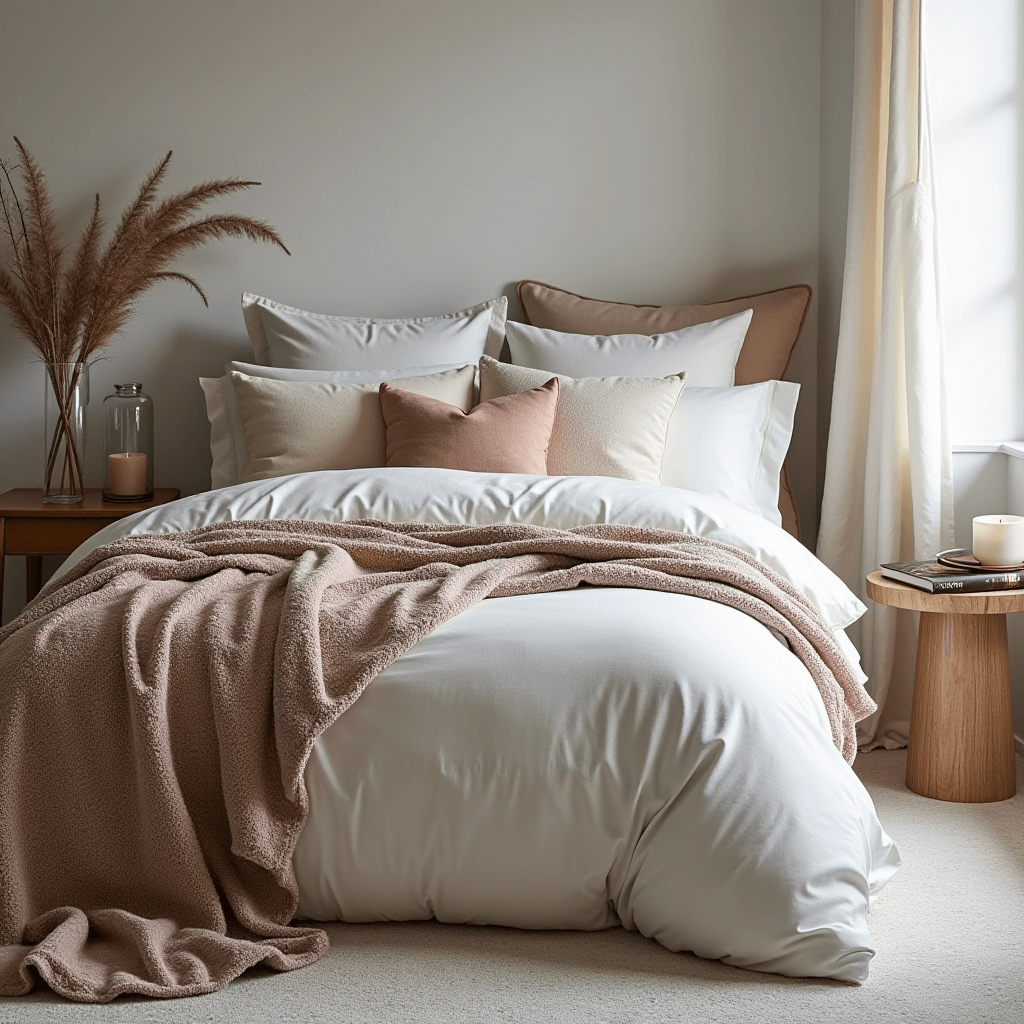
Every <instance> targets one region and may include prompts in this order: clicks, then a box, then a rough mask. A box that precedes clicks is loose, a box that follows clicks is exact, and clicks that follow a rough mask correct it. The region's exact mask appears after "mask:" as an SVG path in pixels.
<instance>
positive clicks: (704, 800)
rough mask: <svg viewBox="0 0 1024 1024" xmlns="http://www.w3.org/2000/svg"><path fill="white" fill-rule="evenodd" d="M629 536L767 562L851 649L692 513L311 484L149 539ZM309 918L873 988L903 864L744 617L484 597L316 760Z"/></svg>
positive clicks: (242, 502)
mask: <svg viewBox="0 0 1024 1024" xmlns="http://www.w3.org/2000/svg"><path fill="white" fill-rule="evenodd" d="M361 518H376V519H384V520H389V521H408V520H415V521H421V522H438V523H466V522H470V523H494V522H508V521H517V522H527V523H541V524H546V525H549V526H554V527H571V526H576V525H581V524H583V523H588V522H614V523H623V524H627V525H643V526H650V527H655V528H664V529H675V530H680V531H682V532H685V533H691V534H698V535H701V536H705V537H714V538H716V539H718V540H723V541H726V542H727V543H731V544H734V545H736V546H737V547H740V548H742V549H744V550H746V551H750V552H752V553H753V554H755V555H757V556H758V557H759V558H760V559H761V560H762V561H763V562H764V563H766V564H768V565H770V566H772V568H774V569H776V570H777V571H779V572H780V573H782V574H783V575H784V576H786V577H787V578H788V579H790V580H791V581H792V582H793V583H794V584H795V585H796V586H798V587H799V588H800V589H801V590H802V591H803V593H804V594H805V595H806V596H807V597H808V598H809V599H810V600H811V601H812V602H813V603H814V604H815V605H816V607H817V608H818V610H819V611H820V612H821V613H822V615H823V616H824V617H825V618H826V619H827V620H828V621H829V622H830V623H831V625H832V626H833V627H834V628H835V629H836V630H837V636H838V637H839V638H840V640H841V641H842V642H844V650H846V651H847V652H849V654H850V657H851V661H854V662H855V658H856V652H855V651H854V650H853V648H852V646H851V645H850V644H849V642H848V641H846V640H845V634H843V633H842V627H844V626H846V625H849V623H850V622H852V621H853V620H854V619H856V618H857V617H858V616H859V615H860V614H861V613H862V612H863V606H862V605H861V604H860V602H859V601H858V600H857V598H856V597H855V596H854V595H853V594H852V593H850V591H849V590H848V589H847V588H846V587H845V586H844V585H843V584H842V583H841V582H840V581H839V580H838V578H837V577H835V576H834V575H833V574H832V573H831V572H829V570H828V569H826V568H825V566H823V565H822V564H821V563H820V562H818V561H817V559H815V558H814V556H813V555H812V554H811V553H810V552H809V551H808V550H807V549H806V548H804V547H803V546H802V545H801V544H800V543H799V542H797V541H796V540H794V539H793V538H792V537H791V536H789V534H787V533H785V532H784V531H783V530H781V529H779V528H778V527H776V526H773V525H772V524H770V523H768V522H766V521H765V520H763V519H761V518H760V517H758V516H755V515H753V514H750V513H747V512H743V511H741V510H739V509H736V508H735V507H734V506H731V505H729V504H727V503H726V502H723V501H720V500H717V499H713V498H708V497H705V496H702V495H699V494H696V493H693V492H689V491H683V490H678V489H675V488H670V487H663V486H660V485H657V484H642V483H635V482H631V481H624V480H613V479H609V478H595V477H532V476H517V475H501V476H499V475H490V474H476V473H462V472H456V471H451V470H432V469H370V470H352V471H347V472H329V473H315V474H304V475H300V476H293V477H285V478H283V479H280V480H264V481H258V482H256V483H252V484H243V485H238V486H235V487H230V488H225V489H223V490H220V491H214V492H209V493H207V494H201V495H196V496H194V497H191V498H186V499H183V500H181V501H178V502H174V503H173V504H171V505H166V506H163V507H161V508H159V509H155V510H153V511H151V512H146V513H142V514H140V515H137V516H133V517H131V518H129V519H125V520H122V521H121V522H119V523H116V524H114V525H112V526H110V527H108V528H107V529H106V530H103V531H102V532H101V533H99V534H97V535H96V536H95V537H94V538H93V539H92V540H91V541H89V542H88V543H87V544H86V545H83V547H82V548H80V549H79V550H78V551H77V552H76V553H75V555H73V556H72V558H71V559H70V560H69V562H68V563H67V564H69V565H70V564H72V563H73V562H74V561H77V560H78V559H79V558H81V557H82V556H83V555H84V554H85V553H86V551H88V550H90V549H91V548H93V547H96V546H98V545H99V544H102V543H107V542H109V541H111V540H114V539H116V538H117V537H120V536H124V535H126V534H129V533H166V532H173V531H180V530H189V529H194V528H196V527H198V526H202V525H205V524H207V523H211V522H223V521H228V520H240V519H329V520H340V519H361ZM306 782H307V786H308V789H309V794H310V816H309V821H308V823H307V825H306V828H305V830H304V832H303V834H302V837H301V839H300V841H299V845H298V848H297V849H296V852H295V856H294V866H295V872H296V876H297V878H298V883H299V889H300V894H301V897H300V905H299V914H298V916H300V917H305V918H312V919H316V920H344V921H381V920H415V919H423V918H431V917H436V918H438V919H439V920H441V921H453V922H475V923H479V924H500V925H509V926H513V927H522V928H577V929H594V928H605V927H609V926H612V925H615V924H619V923H621V924H623V925H624V926H625V927H627V928H635V929H638V930H639V931H641V932H642V933H643V934H644V935H647V936H650V937H652V938H656V939H657V940H658V941H659V942H661V943H662V944H664V945H665V946H667V947H668V948H669V949H673V950H692V951H693V952H695V953H697V954H698V955H699V956H703V957H709V958H717V959H721V960H724V961H725V962H726V963H729V964H735V965H737V966H740V967H748V968H753V969H756V970H762V971H776V972H779V973H781V974H788V975H798V976H800V975H805V976H806V975H810V976H826V977H833V978H840V979H843V980H847V981H856V982H860V981H863V980H864V979H865V978H866V977H867V973H868V963H869V961H870V959H871V957H872V956H873V955H874V947H873V944H872V940H871V936H870V934H869V933H868V929H867V923H866V915H867V909H868V904H869V900H870V898H871V896H872V894H874V893H875V892H877V891H878V890H879V889H880V888H881V887H882V886H883V885H884V884H885V883H886V882H887V881H888V879H889V878H890V877H891V876H892V875H893V873H894V872H895V871H896V868H897V867H898V865H899V862H900V860H899V854H898V852H897V850H896V847H895V845H894V844H893V842H892V840H890V839H889V837H888V836H887V835H886V834H885V832H884V831H883V829H882V827H881V825H880V824H879V822H878V819H877V817H876V816H875V812H874V808H873V806H872V803H871V800H870V798H869V796H868V794H867V792H866V791H865V790H864V788H863V786H862V785H861V783H860V782H859V780H858V779H857V777H856V776H855V775H854V773H853V772H852V770H851V769H850V768H849V766H848V765H847V764H846V763H845V762H844V761H843V758H842V756H841V755H840V754H839V752H838V751H837V750H836V749H835V747H834V746H833V744H832V740H831V734H830V730H829V724H828V719H827V717H826V715H825V710H824V707H823V706H822V704H821V699H820V697H819V696H818V692H817V689H816V688H815V685H814V683H813V681H812V679H811V677H810V675H809V674H808V672H807V670H806V669H805V668H804V667H803V665H802V664H801V662H800V661H799V660H798V659H797V658H796V656H795V655H793V654H792V653H791V652H790V651H789V649H788V648H787V647H786V646H784V645H783V644H782V643H780V642H779V640H778V639H776V638H775V636H773V634H772V633H771V632H769V630H767V629H766V628H765V627H764V626H762V625H760V624H759V623H758V622H756V621H755V620H753V619H751V618H749V617H747V616H746V615H744V614H742V613H741V612H738V611H736V610H734V609H732V608H728V607H725V606H722V605H717V604H713V603H711V602H708V601H704V600H701V599H699V598H693V597H688V596H685V595H678V594H667V593H661V592H655V591H642V590H627V589H622V590H617V589H602V588H580V589H577V590H574V591H569V592H558V593H550V594H537V595H529V596H523V597H514V598H501V599H498V600H488V601H484V602H482V603H481V604H478V605H476V606H475V607H473V608H471V609H470V610H468V611H467V612H464V613H463V614H462V615H459V616H458V617H456V618H454V619H452V620H450V621H449V622H447V623H446V624H445V625H443V626H442V627H441V628H439V629H437V630H436V631H435V632H434V633H432V634H431V635H430V636H428V637H427V638H426V639H425V640H423V641H421V642H420V643H419V644H417V645H416V646H415V647H414V648H412V649H411V650H410V651H408V652H407V653H406V654H405V655H403V656H402V657H401V658H399V660H398V661H397V662H395V663H394V664H393V665H392V666H391V667H390V668H388V669H386V670H385V671H384V672H383V673H381V675H379V676H378V677H377V679H376V680H375V681H374V682H373V683H372V684H371V685H370V686H369V687H368V688H367V690H366V692H365V693H364V694H363V695H362V696H361V697H360V698H359V700H358V701H357V702H356V704H355V705H354V706H353V707H352V708H351V709H350V710H349V711H348V712H347V713H346V714H344V715H343V716H342V717H341V718H340V719H339V720H338V721H337V722H336V723H335V724H334V725H333V726H332V727H331V728H330V729H328V730H327V731H326V732H325V733H324V734H323V736H322V737H321V738H320V740H319V741H318V742H317V744H316V747H315V749H314V752H313V756H312V758H311V760H310V763H309V766H308V767H307V769H306Z"/></svg>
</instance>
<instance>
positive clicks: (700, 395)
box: [661, 380, 800, 526]
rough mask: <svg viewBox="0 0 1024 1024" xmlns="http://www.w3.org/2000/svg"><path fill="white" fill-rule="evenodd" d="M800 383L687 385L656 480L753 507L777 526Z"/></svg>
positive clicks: (750, 508) (770, 382) (742, 505)
mask: <svg viewBox="0 0 1024 1024" xmlns="http://www.w3.org/2000/svg"><path fill="white" fill-rule="evenodd" d="M799 397H800V385H799V384H793V383H791V382H789V381H780V380H769V381H765V382H764V383H762V384H743V385H739V386H737V387H731V388H691V387H690V386H689V385H687V388H686V392H685V393H684V394H683V396H682V398H681V399H680V401H679V404H678V405H677V406H676V410H675V412H674V413H673V415H672V422H671V423H670V424H669V428H668V438H667V441H666V444H665V461H664V463H663V465H662V470H661V482H662V483H663V484H667V485H669V486H670V487H683V488H685V489H686V490H688V491H699V492H700V493H701V494H710V495H713V496H714V497H716V498H725V499H726V500H727V501H731V502H732V503H733V504H734V505H738V506H739V507H740V508H743V509H746V510H747V511H748V512H756V513H758V514H759V515H761V516H763V517H764V518H765V519H767V520H768V521H769V522H771V523H774V524H775V525H776V526H781V525H782V516H781V515H780V513H779V473H780V472H781V471H782V462H783V460H784V459H785V457H786V452H787V451H789V442H790V439H791V438H792V436H793V417H794V416H795V414H796V403H797V399H798V398H799Z"/></svg>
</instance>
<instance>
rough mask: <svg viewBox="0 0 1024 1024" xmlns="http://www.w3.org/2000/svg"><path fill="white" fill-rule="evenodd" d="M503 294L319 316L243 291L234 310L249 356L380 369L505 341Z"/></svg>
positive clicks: (470, 353)
mask: <svg viewBox="0 0 1024 1024" xmlns="http://www.w3.org/2000/svg"><path fill="white" fill-rule="evenodd" d="M507 306H508V300H507V299H506V298H505V296H504V295H501V296H499V297H498V298H496V299H489V300H488V301H487V302H480V303H478V304H477V305H475V306H470V307H469V308H468V309H462V310H459V312H457V313H448V314H446V315H444V316H427V317H416V318H412V319H407V320H379V319H376V318H368V317H350V316H327V315H325V314H322V313H309V312H307V311H306V310H304V309H295V308H294V307H292V306H284V305H282V304H281V303H279V302H271V300H270V299H264V298H261V297H260V296H259V295H252V294H250V293H249V292H246V293H245V294H244V295H243V296H242V314H243V316H244V317H245V327H246V330H247V331H248V332H249V340H250V341H251V342H252V350H253V352H254V353H255V355H256V362H257V363H260V364H261V365H263V366H277V367H287V368H292V369H301V370H380V369H383V368H385V367H394V366H429V365H434V364H438V363H448V364H457V365H460V366H461V365H464V364H466V363H475V362H476V361H477V360H478V359H479V358H480V356H481V355H483V354H484V353H487V354H488V355H494V356H498V355H499V354H500V353H501V348H502V345H503V344H504V341H505V312H506V309H507Z"/></svg>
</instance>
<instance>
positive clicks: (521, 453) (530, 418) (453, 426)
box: [380, 377, 558, 475]
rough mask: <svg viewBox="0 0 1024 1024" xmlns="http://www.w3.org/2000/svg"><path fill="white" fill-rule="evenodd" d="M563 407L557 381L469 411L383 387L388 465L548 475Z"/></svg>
mask: <svg viewBox="0 0 1024 1024" xmlns="http://www.w3.org/2000/svg"><path fill="white" fill-rule="evenodd" d="M557 407H558V378H557V377H552V378H551V380H549V381H548V382H547V384H545V385H544V386H543V387H539V388H533V389H532V390H531V391H522V392H520V393H519V394H518V395H504V396H502V397H501V398H492V399H491V400H490V401H489V402H481V403H480V404H479V405H477V406H474V407H473V408H472V409H470V411H469V412H463V411H462V410H461V409H460V408H459V407H458V406H457V405H449V404H448V403H447V402H441V401H438V399H436V398H428V397H427V396H426V395H414V394H413V393H412V392H411V391H403V390H402V389H401V388H396V387H392V385H390V384H381V386H380V408H381V412H382V413H383V415H384V427H385V430H386V433H387V462H386V465H388V466H434V467H437V468H439V469H467V470H470V471H472V472H475V473H536V474H539V475H547V471H548V441H549V440H550V438H551V428H552V427H553V426H554V422H555V409H556V408H557Z"/></svg>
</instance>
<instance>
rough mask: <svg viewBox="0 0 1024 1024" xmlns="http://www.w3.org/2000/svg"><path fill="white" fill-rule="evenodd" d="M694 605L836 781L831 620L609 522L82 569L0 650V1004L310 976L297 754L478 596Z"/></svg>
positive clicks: (707, 547) (312, 950)
mask: <svg viewBox="0 0 1024 1024" xmlns="http://www.w3.org/2000/svg"><path fill="white" fill-rule="evenodd" d="M581 583H589V584H593V585H596V586H614V587H640V588H647V589H656V590H666V591H673V592H677V593H682V594H692V595H696V596H698V597H704V598H708V599H710V600H713V601H718V602H721V603H723V604H728V605H731V606H733V607H735V608H738V609H740V610H741V611H744V612H746V613H748V614H750V615H752V616H753V617H754V618H756V619H758V620H759V621H761V622H763V623H764V624H765V625H766V626H769V627H770V628H771V629H773V630H775V631H776V632H777V633H779V634H781V635H782V636H784V637H785V638H786V640H787V641H788V642H789V644H790V646H791V648H792V650H793V651H794V652H795V653H796V655H797V656H798V657H799V658H800V659H801V660H802V661H803V663H804V664H805V665H806V666H807V668H808V670H809V671H810V673H811V675H812V676H813V678H814V681H815V683H816V684H817V686H818V689H819V691H820V693H821V697H822V701H823V703H824V706H825V709H826V711H827V712H828V717H829V720H830V722H831V724H832V732H833V738H834V740H835V743H836V746H837V747H838V748H839V749H840V750H841V751H842V753H843V754H844V756H845V757H846V759H847V760H848V761H852V760H853V757H854V752H855V745H854V743H855V741H854V723H855V721H857V720H859V719H860V718H863V717H865V716H866V715H868V714H869V713H870V712H871V711H872V710H873V709H874V705H873V704H872V702H871V700H870V698H869V697H868V696H867V694H866V693H865V692H864V690H863V689H862V688H861V687H860V686H859V684H858V683H857V681H856V679H855V678H854V676H853V674H852V672H851V671H850V669H849V667H848V666H847V664H846V662H845V661H844V659H843V657H842V655H841V653H840V651H839V649H838V648H837V646H836V643H835V640H834V637H833V634H832V631H831V629H830V628H829V627H828V625H827V624H826V623H825V622H824V621H823V620H822V619H821V618H820V616H819V615H818V614H817V612H816V611H815V610H814V609H813V608H812V607H811V605H810V604H809V603H808V602H807V601H806V600H805V599H804V598H803V597H802V596H801V595H800V594H799V593H798V592H797V590H796V589H795V588H794V587H793V586H792V585H790V584H789V583H788V582H787V581H785V580H783V579H782V578H781V577H780V576H778V575H777V574H775V573H774V572H773V571H772V570H770V569H768V568H767V567H765V566H763V565H761V564H760V563H759V562H758V561H757V560H756V559H754V558H753V557H751V556H750V555H747V554H745V553H743V552H741V551H738V550H737V549H735V548H731V547H729V546H727V545H724V544H721V543H718V542H716V541H710V540H704V539H700V538H694V537H686V536H683V535H681V534H676V533H667V532H656V531H646V530H641V529H636V528H633V527H620V526H588V527H581V528H578V529H574V530H567V531H566V530H551V529H545V528H542V527H536V526H522V525H503V526H484V527H468V526H467V527H463V526H429V525H419V524H405V525H395V524H388V523H380V522H368V521H366V522H356V523H334V524H332V523H322V522H288V521H270V522H250V523H228V524H218V525H214V526H209V527H205V528H203V529H199V530H195V531H193V532H191V533H184V534H170V535H159V536H137V537H127V538H124V539H123V540H119V541H117V542H115V543H113V544H109V545H107V546H106V547H103V548H99V549H98V550H96V551H94V552H92V553H91V554H90V555H89V556H88V557H87V558H86V559H85V560H84V561H83V562H81V563H80V564H79V565H77V566H76V567H75V568H74V569H72V570H71V571H70V572H69V573H67V574H66V575H65V576H63V577H62V578H61V579H59V580H57V581H55V582H54V583H53V584H51V585H50V586H49V587H48V588H47V589H46V590H45V591H44V592H43V593H42V594H41V595H40V596H39V597H38V598H37V599H36V601H35V602H34V603H33V604H31V605H30V606H29V607H28V608H26V609H25V611H24V612H23V613H22V614H21V616H19V617H18V618H17V619H16V620H15V621H14V622H12V623H11V624H10V625H8V626H7V627H5V628H4V629H2V630H0V775H2V779H3V784H2V785H0V994H3V995H17V994H23V993H26V992H28V991H30V990H31V989H32V987H33V986H34V985H35V984H36V983H37V981H38V979H39V978H42V980H43V981H45V982H46V984H47V985H49V986H50V987H51V988H52V989H54V990H55V991H57V992H59V993H61V994H63V995H65V996H67V997H69V998H71V999H77V1000H83V1001H91V1002H102V1001H107V1000H110V999H113V998H115V997H116V996H117V995H119V994H121V993H142V994H146V995H151V996H163V997H171V996H184V995H195V994H198V993H202V992H210V991H213V990H214V989H217V988H219V987H221V986H222V985H224V984H226V983H227V982H228V981H230V980H231V979H232V978H235V977H237V976H238V975H239V974H241V973H242V972H243V971H245V970H246V969H247V968H249V967H251V966H253V965H254V964H257V963H262V964H264V965H266V966H269V967H272V968H276V969H278V970H292V969H294V968H297V967H302V966H304V965H306V964H309V963H312V962H313V961H315V960H317V959H318V958H319V957H320V956H322V955H323V953H324V952H325V950H326V948H327V938H326V935H325V934H324V932H323V931H321V930H319V929H316V928H305V927H303V928H299V927H292V926H290V925H289V921H290V920H291V918H292V915H293V913H294V911H295V908H296V905H297V902H298V889H297V886H296V882H295V875H294V873H293V870H292V864H291V858H292V853H293V851H294V849H295V844H296V841H297V840H298V837H299V834H300V832H301V830H302V827H303V825H304V823H305V820H306V816H307V810H308V802H307V796H306V791H305V786H304V783H303V769H304V767H305V764H306V760H307V758H308V757H309V755H310V751H311V749H312V746H313V743H314V742H315V740H316V738H317V737H318V736H319V735H320V734H321V733H322V732H323V731H324V730H325V729H326V728H327V727H328V726H329V725H331V723H332V722H333V721H334V720H335V719H337V717H338V716H339V715H341V714H342V713H343V712H344V711H345V710H346V709H347V708H349V707H350V706H351V705H352V703H353V702H354V701H355V700H356V699H357V697H358V696H359V694H360V693H361V692H362V691H363V689H364V688H365V687H366V686H367V685H368V684H369V683H370V681H371V680H372V679H373V678H374V676H375V675H377V673H379V672H380V671H382V670H383V669H384V668H386V667H387V666H388V665H389V664H391V663H392V662H393V661H394V660H395V659H396V658H398V657H399V656H400V655H401V654H402V653H403V652H405V651H406V650H408V649H409V648H410V647H411V646H412V645H413V644H415V643H416V642H417V641H418V640H420V639H421V638H422V637H423V636H425V635H426V634H427V633H429V632H430V631H431V630H432V629H434V628H435V627H436V626H438V625H439V624H441V623H442V622H444V621H446V620H447V619H449V618H451V617H452V616H454V615H456V614H458V613H459V612H461V611H464V610H465V609H466V608H468V607H470V606H472V605H473V604H475V603H476V602H478V601H480V600H482V599H484V598H487V597H502V596H510V595H515V594H528V593H537V592H541V591H552V590H566V589H570V588H573V587H576V586H577V585H579V584H581Z"/></svg>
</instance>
